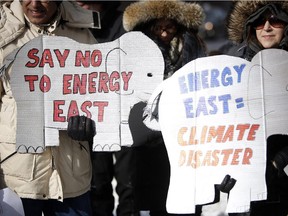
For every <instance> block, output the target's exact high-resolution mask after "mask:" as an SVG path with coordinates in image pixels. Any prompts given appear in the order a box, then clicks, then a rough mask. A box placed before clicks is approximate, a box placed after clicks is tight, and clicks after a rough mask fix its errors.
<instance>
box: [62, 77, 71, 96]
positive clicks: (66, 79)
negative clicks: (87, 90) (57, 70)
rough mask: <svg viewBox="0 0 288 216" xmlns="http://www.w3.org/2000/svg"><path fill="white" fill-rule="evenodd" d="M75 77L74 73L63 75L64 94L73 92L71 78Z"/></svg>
mask: <svg viewBox="0 0 288 216" xmlns="http://www.w3.org/2000/svg"><path fill="white" fill-rule="evenodd" d="M72 78H73V75H71V74H68V75H67V74H64V76H63V94H64V95H66V94H71V93H72V90H71V80H72Z"/></svg>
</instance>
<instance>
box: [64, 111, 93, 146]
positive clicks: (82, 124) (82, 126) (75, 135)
mask: <svg viewBox="0 0 288 216" xmlns="http://www.w3.org/2000/svg"><path fill="white" fill-rule="evenodd" d="M67 133H68V136H69V137H71V138H72V139H73V140H77V141H91V140H93V137H94V136H95V134H96V128H95V122H94V121H93V120H91V119H90V118H87V117H86V116H79V115H78V116H72V117H70V118H69V120H68V128H67Z"/></svg>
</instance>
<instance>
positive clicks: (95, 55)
mask: <svg viewBox="0 0 288 216" xmlns="http://www.w3.org/2000/svg"><path fill="white" fill-rule="evenodd" d="M101 63H102V54H101V51H100V50H93V52H92V55H91V65H92V66H93V67H99V66H100V65H101Z"/></svg>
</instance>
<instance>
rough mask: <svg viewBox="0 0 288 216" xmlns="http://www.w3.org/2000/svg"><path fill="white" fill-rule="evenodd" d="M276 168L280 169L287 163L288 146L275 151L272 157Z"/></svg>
mask: <svg viewBox="0 0 288 216" xmlns="http://www.w3.org/2000/svg"><path fill="white" fill-rule="evenodd" d="M273 161H274V163H275V165H276V168H277V169H278V170H279V171H282V170H283V169H284V168H285V167H286V166H287V165H288V146H287V147H284V148H283V149H281V151H279V152H277V153H276V155H275V156H274V159H273Z"/></svg>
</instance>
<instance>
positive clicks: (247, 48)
mask: <svg viewBox="0 0 288 216" xmlns="http://www.w3.org/2000/svg"><path fill="white" fill-rule="evenodd" d="M259 9H260V10H259ZM266 10H270V11H271V13H273V14H274V15H275V16H276V17H277V18H278V19H280V20H283V21H284V22H287V23H288V2H287V1H267V0H254V1H237V2H235V5H234V8H233V9H232V11H231V13H230V15H229V17H228V25H227V27H228V36H229V39H230V40H231V41H232V42H233V43H234V45H235V46H232V48H231V49H230V50H229V52H228V55H233V56H237V57H242V58H245V59H247V60H249V61H250V60H251V59H252V58H253V56H254V55H255V54H256V53H257V52H259V51H261V50H262V49H263V47H262V46H260V45H259V44H258V43H255V42H254V41H252V40H250V41H248V35H249V34H250V31H251V30H252V26H251V24H252V23H253V22H254V21H255V20H256V19H257V18H259V16H261V15H262V14H263V12H265V11H266ZM279 48H280V49H285V50H288V26H286V29H285V35H284V38H283V40H282V41H281V43H280V46H279Z"/></svg>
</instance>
